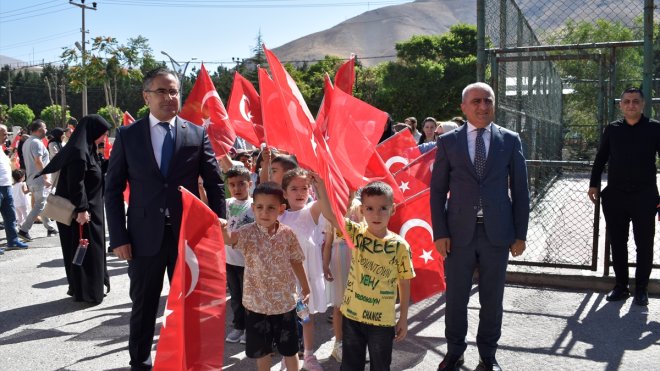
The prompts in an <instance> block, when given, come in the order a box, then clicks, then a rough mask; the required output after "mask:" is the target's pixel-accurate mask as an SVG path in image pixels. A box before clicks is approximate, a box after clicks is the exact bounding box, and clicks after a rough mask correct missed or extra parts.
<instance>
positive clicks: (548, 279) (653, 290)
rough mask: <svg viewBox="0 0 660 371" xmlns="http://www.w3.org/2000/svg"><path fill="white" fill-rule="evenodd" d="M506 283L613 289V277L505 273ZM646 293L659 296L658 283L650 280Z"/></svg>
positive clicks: (604, 290) (659, 285) (606, 290)
mask: <svg viewBox="0 0 660 371" xmlns="http://www.w3.org/2000/svg"><path fill="white" fill-rule="evenodd" d="M633 281H634V279H633ZM506 283H509V284H517V285H525V286H537V287H556V288H565V289H574V290H591V291H602V292H605V293H606V292H608V291H610V290H611V289H612V287H614V277H597V276H581V275H566V274H549V273H527V272H507V274H506ZM633 286H634V284H633ZM648 291H649V294H650V295H660V281H659V280H653V279H652V280H650V281H649V287H648Z"/></svg>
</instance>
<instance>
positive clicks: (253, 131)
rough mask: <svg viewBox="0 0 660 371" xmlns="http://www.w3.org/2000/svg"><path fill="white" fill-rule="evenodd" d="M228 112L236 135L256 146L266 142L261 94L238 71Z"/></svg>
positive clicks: (228, 104) (228, 103) (235, 75)
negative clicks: (262, 119)
mask: <svg viewBox="0 0 660 371" xmlns="http://www.w3.org/2000/svg"><path fill="white" fill-rule="evenodd" d="M227 113H228V114H229V119H230V121H231V123H232V125H233V126H234V131H235V132H236V135H238V136H239V137H241V138H243V139H245V140H246V141H247V142H248V143H250V144H252V145H253V146H255V147H259V146H260V145H261V143H264V142H266V139H265V138H264V128H263V125H262V121H261V102H260V101H259V94H257V91H256V90H255V89H254V86H252V83H250V81H248V80H247V79H246V78H244V77H243V76H241V74H240V73H238V71H236V73H235V74H234V83H233V84H232V87H231V95H230V96H229V101H228V102H227Z"/></svg>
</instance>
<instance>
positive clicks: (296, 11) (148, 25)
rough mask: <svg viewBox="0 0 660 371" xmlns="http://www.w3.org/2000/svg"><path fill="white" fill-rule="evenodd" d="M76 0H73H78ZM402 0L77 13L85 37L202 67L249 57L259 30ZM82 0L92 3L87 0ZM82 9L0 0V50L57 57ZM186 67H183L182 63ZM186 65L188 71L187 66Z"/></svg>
mask: <svg viewBox="0 0 660 371" xmlns="http://www.w3.org/2000/svg"><path fill="white" fill-rule="evenodd" d="M80 1H81V0H74V1H73V2H74V3H77V4H80ZM407 2H411V1H410V0H408V1H405V0H372V1H360V0H307V1H295V0H254V1H251V0H236V1H227V0H97V1H96V3H97V6H96V8H97V10H96V11H92V10H86V11H85V28H86V29H87V30H88V31H89V33H88V34H87V35H88V36H87V38H88V39H89V38H90V37H94V36H113V37H116V38H117V39H118V41H119V42H120V43H122V44H123V43H126V42H127V41H128V39H129V38H132V37H136V36H138V35H142V36H144V37H146V38H147V39H148V40H149V44H150V46H151V48H152V49H153V53H154V55H155V56H156V59H158V60H166V61H169V59H167V57H165V56H164V55H162V54H161V51H165V52H167V53H168V54H169V55H171V56H172V57H173V58H174V59H175V60H177V61H179V62H186V61H189V60H191V59H193V58H197V62H193V63H199V62H200V61H203V62H204V63H205V64H206V65H207V67H208V68H209V69H215V67H216V66H217V63H218V62H224V63H226V64H227V65H233V63H232V62H231V61H232V57H238V58H245V57H249V56H250V49H251V48H252V47H253V46H254V45H255V44H256V37H257V34H258V32H259V30H261V33H262V37H263V40H264V42H265V43H266V46H267V47H269V48H275V47H277V46H280V45H282V44H285V43H287V42H289V41H291V40H295V39H297V38H299V37H301V36H304V35H307V34H310V33H314V32H318V31H322V30H325V29H327V28H330V27H332V26H334V25H336V24H338V23H340V22H342V21H344V20H346V19H349V18H351V17H354V16H356V15H359V14H361V13H363V12H365V11H368V10H373V9H376V8H380V7H383V6H389V5H395V4H402V3H407ZM85 5H87V6H90V7H91V6H92V1H91V0H86V1H85ZM81 26H82V11H81V9H80V8H79V7H76V6H74V5H71V4H69V1H67V0H1V1H0V55H4V56H8V57H12V58H16V59H20V60H23V61H26V62H30V63H42V62H46V63H48V62H58V61H59V56H60V54H61V52H62V48H63V47H69V48H70V47H73V46H74V43H75V42H76V41H78V42H81V39H82V35H81V32H80V30H81ZM189 71H190V67H189ZM189 71H188V72H189Z"/></svg>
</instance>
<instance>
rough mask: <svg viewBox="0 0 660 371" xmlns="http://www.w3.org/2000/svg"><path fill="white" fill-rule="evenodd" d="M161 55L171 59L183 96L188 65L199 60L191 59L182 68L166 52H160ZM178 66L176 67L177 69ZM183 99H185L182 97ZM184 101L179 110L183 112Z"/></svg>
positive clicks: (180, 100)
mask: <svg viewBox="0 0 660 371" xmlns="http://www.w3.org/2000/svg"><path fill="white" fill-rule="evenodd" d="M160 54H162V55H164V56H166V57H167V58H169V59H170V63H171V64H172V70H173V71H174V72H175V73H176V76H177V77H178V78H179V85H180V86H179V89H180V90H181V94H182V95H183V79H184V77H186V70H187V69H188V65H189V64H190V62H192V61H194V60H197V58H191V59H190V60H189V61H188V62H186V64H184V65H183V67H181V64H180V63H179V62H177V61H175V60H174V58H172V56H171V55H169V54H167V53H166V52H165V51H164V50H161V51H160ZM175 66H176V67H175ZM182 98H183V97H182ZM182 101H183V99H179V110H181V104H182V103H183V102H182Z"/></svg>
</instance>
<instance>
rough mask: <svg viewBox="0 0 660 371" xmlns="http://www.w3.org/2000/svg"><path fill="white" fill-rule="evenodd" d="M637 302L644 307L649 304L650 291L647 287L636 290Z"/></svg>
mask: <svg viewBox="0 0 660 371" xmlns="http://www.w3.org/2000/svg"><path fill="white" fill-rule="evenodd" d="M635 304H637V305H640V306H642V307H645V306H647V305H649V292H648V291H647V290H646V289H636V290H635Z"/></svg>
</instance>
